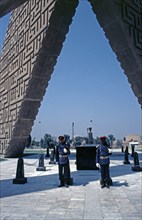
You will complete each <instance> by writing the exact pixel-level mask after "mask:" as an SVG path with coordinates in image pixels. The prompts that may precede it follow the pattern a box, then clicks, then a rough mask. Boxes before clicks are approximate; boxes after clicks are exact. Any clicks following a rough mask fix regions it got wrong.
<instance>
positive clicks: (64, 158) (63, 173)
mask: <svg viewBox="0 0 142 220" xmlns="http://www.w3.org/2000/svg"><path fill="white" fill-rule="evenodd" d="M58 140H59V144H58V145H57V147H56V162H58V167H59V180H60V185H59V187H62V186H65V187H68V186H69V184H68V180H69V179H70V165H69V158H68V155H69V154H70V146H69V144H67V143H66V139H65V137H64V136H59V137H58Z"/></svg>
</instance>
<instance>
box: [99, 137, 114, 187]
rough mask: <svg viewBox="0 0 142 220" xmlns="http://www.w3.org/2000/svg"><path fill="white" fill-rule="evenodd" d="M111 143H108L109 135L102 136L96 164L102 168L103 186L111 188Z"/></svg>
mask: <svg viewBox="0 0 142 220" xmlns="http://www.w3.org/2000/svg"><path fill="white" fill-rule="evenodd" d="M108 147H109V145H108V143H107V137H105V136H103V137H100V145H99V146H98V148H97V155H96V166H98V167H100V169H101V188H104V187H107V188H109V180H110V174H109V164H110V159H109V155H110V154H111V153H110V152H109V148H108Z"/></svg>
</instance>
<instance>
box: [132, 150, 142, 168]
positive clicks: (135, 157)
mask: <svg viewBox="0 0 142 220" xmlns="http://www.w3.org/2000/svg"><path fill="white" fill-rule="evenodd" d="M132 171H142V167H140V163H139V156H138V153H137V152H135V153H134V167H132Z"/></svg>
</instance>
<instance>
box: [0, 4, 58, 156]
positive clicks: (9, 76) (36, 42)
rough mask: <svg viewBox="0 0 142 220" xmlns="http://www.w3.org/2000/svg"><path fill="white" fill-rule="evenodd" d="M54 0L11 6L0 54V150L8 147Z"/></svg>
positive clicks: (2, 151)
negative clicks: (12, 10)
mask: <svg viewBox="0 0 142 220" xmlns="http://www.w3.org/2000/svg"><path fill="white" fill-rule="evenodd" d="M54 3H55V0H42V1H41V0H32V1H28V3H25V4H24V5H22V6H20V7H19V8H17V9H15V10H14V12H13V13H12V16H11V18H10V22H9V26H8V30H7V33H6V37H5V41H4V44H3V51H2V54H1V56H0V152H1V153H4V148H6V147H7V146H8V143H9V140H10V138H11V135H12V129H13V128H14V124H15V122H16V119H17V115H18V112H19V109H20V107H21V102H22V100H23V97H24V95H25V91H26V88H27V86H28V82H29V79H30V75H31V73H32V69H33V66H34V63H35V61H36V57H37V54H38V51H39V49H40V47H41V45H42V40H43V38H44V34H45V31H46V30H47V27H48V25H49V18H50V16H51V13H52V11H53V7H54Z"/></svg>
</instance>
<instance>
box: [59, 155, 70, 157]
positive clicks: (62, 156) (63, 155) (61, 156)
mask: <svg viewBox="0 0 142 220" xmlns="http://www.w3.org/2000/svg"><path fill="white" fill-rule="evenodd" d="M59 157H68V155H59Z"/></svg>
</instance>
